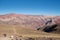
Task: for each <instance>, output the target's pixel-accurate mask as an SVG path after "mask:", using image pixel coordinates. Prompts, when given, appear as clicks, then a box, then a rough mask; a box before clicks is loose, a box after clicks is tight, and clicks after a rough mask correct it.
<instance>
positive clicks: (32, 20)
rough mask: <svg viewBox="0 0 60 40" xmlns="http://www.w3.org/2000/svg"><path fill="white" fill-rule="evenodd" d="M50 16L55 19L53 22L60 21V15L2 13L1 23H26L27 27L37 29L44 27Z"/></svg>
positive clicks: (0, 16)
mask: <svg viewBox="0 0 60 40" xmlns="http://www.w3.org/2000/svg"><path fill="white" fill-rule="evenodd" d="M49 18H51V19H52V20H53V23H56V24H59V23H60V16H44V15H23V14H6V15H0V24H12V25H24V26H25V27H29V28H33V29H37V28H39V27H43V26H44V25H45V22H46V21H47V19H49Z"/></svg>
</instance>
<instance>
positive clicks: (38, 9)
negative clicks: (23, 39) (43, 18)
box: [0, 0, 60, 16]
mask: <svg viewBox="0 0 60 40" xmlns="http://www.w3.org/2000/svg"><path fill="white" fill-rule="evenodd" d="M10 13H16V14H28V15H53V16H56V15H59V16H60V0H0V15H1V14H10Z"/></svg>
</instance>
